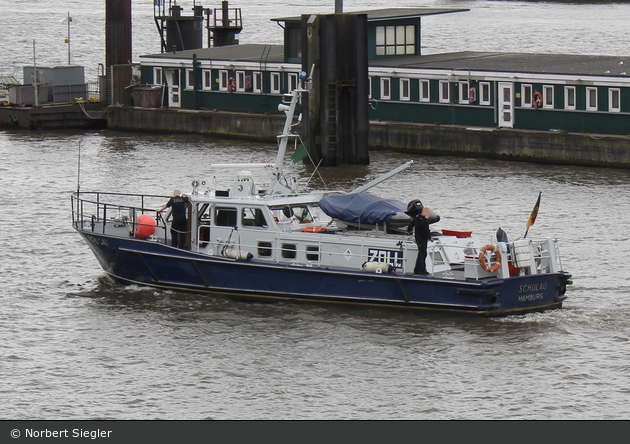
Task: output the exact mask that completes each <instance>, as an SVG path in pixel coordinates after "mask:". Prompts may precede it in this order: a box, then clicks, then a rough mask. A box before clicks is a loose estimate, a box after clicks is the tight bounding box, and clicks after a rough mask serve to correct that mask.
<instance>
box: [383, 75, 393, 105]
mask: <svg viewBox="0 0 630 444" xmlns="http://www.w3.org/2000/svg"><path fill="white" fill-rule="evenodd" d="M391 98H392V91H391V79H390V78H389V77H381V100H389V99H391Z"/></svg>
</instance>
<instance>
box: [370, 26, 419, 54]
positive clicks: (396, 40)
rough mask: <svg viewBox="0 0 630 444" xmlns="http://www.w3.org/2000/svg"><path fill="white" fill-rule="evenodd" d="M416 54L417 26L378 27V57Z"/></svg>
mask: <svg viewBox="0 0 630 444" xmlns="http://www.w3.org/2000/svg"><path fill="white" fill-rule="evenodd" d="M415 53H416V26H415V25H406V26H404V25H400V26H377V27H376V55H377V56H390V55H409V54H415Z"/></svg>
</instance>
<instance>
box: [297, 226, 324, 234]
mask: <svg viewBox="0 0 630 444" xmlns="http://www.w3.org/2000/svg"><path fill="white" fill-rule="evenodd" d="M302 231H304V232H307V233H325V232H326V228H324V227H304V228H302Z"/></svg>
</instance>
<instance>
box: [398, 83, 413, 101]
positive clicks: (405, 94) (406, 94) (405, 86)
mask: <svg viewBox="0 0 630 444" xmlns="http://www.w3.org/2000/svg"><path fill="white" fill-rule="evenodd" d="M409 83H410V82H409V79H400V100H404V101H408V100H410V99H411V91H410V90H409Z"/></svg>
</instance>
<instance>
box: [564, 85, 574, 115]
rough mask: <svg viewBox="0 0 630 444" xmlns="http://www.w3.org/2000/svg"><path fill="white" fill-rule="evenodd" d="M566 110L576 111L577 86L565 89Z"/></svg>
mask: <svg viewBox="0 0 630 444" xmlns="http://www.w3.org/2000/svg"><path fill="white" fill-rule="evenodd" d="M564 109H575V86H565V87H564Z"/></svg>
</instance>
